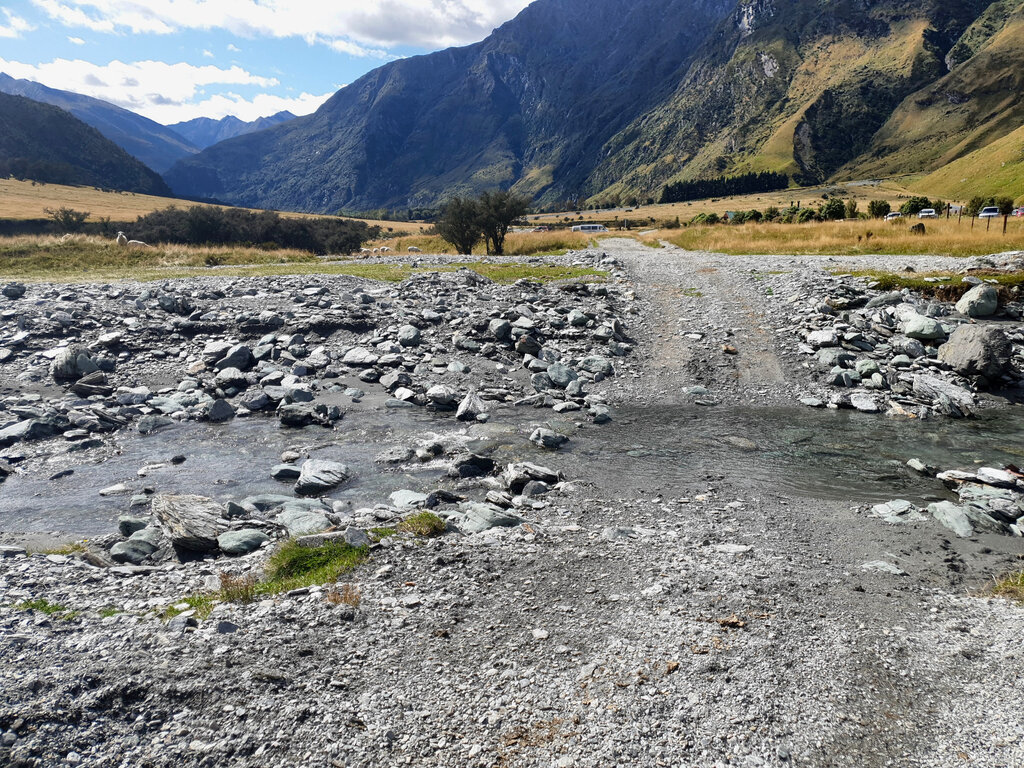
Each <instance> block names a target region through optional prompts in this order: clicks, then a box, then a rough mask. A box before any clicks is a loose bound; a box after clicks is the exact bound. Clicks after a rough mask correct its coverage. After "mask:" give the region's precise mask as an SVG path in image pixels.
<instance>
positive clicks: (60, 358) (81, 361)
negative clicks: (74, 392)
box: [50, 346, 100, 381]
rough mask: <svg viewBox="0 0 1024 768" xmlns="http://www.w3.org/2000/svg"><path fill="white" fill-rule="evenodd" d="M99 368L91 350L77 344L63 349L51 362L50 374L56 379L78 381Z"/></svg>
mask: <svg viewBox="0 0 1024 768" xmlns="http://www.w3.org/2000/svg"><path fill="white" fill-rule="evenodd" d="M99 369H100V368H99V366H98V365H97V364H96V361H95V360H94V359H93V357H92V354H91V353H90V352H88V351H86V350H84V349H82V348H81V347H75V346H71V347H65V348H63V349H61V350H60V351H59V352H58V353H57V355H56V357H54V358H53V361H52V362H51V363H50V375H51V376H53V378H54V380H55V381H78V380H79V379H80V378H82V377H83V376H85V375H86V374H89V373H94V372H95V371H98V370H99Z"/></svg>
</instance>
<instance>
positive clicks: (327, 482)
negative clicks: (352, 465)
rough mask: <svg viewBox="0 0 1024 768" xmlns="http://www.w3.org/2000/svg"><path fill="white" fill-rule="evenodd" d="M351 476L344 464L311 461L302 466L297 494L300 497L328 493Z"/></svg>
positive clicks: (322, 460) (296, 487)
mask: <svg viewBox="0 0 1024 768" xmlns="http://www.w3.org/2000/svg"><path fill="white" fill-rule="evenodd" d="M350 477H351V475H350V474H349V469H348V467H347V466H345V465H344V464H341V463H339V462H337V461H327V460H325V459H309V460H307V461H305V462H304V463H303V464H302V470H301V472H300V473H299V479H298V480H297V481H296V482H295V492H296V493H297V494H299V495H300V496H314V495H318V494H321V493H326V492H327V491H330V490H332V489H334V488H337V487H338V486H339V485H341V484H342V483H344V482H345V481H347V480H348V479H349V478H350Z"/></svg>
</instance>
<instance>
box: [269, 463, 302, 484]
mask: <svg viewBox="0 0 1024 768" xmlns="http://www.w3.org/2000/svg"><path fill="white" fill-rule="evenodd" d="M300 474H301V471H300V470H299V468H298V467H297V466H295V465H294V464H278V465H277V466H275V467H274V468H273V469H271V470H270V476H271V477H272V478H274V479H275V480H280V481H282V482H286V483H290V482H293V481H295V480H298V479H299V475H300Z"/></svg>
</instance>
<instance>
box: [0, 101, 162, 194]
mask: <svg viewBox="0 0 1024 768" xmlns="http://www.w3.org/2000/svg"><path fill="white" fill-rule="evenodd" d="M0 174H2V175H4V176H7V175H8V174H13V175H15V176H18V177H23V178H30V179H35V180H39V181H47V182H53V183H57V184H79V185H89V186H96V187H104V188H109V189H120V190H126V191H129V192H144V193H146V194H151V195H169V194H170V190H169V189H168V188H167V185H166V184H164V182H163V179H161V178H160V177H159V176H158V175H157V174H156V173H155V172H154V171H152V170H150V169H149V168H147V167H146V166H145V165H143V164H142V163H141V162H140V161H139V160H136V159H135V158H134V157H132V156H131V155H129V154H128V153H127V152H125V151H124V150H123V149H121V148H120V147H119V146H117V145H116V144H114V143H113V142H112V141H110V140H109V139H106V138H104V136H103V135H102V134H101V133H100V132H99V131H97V130H96V129H95V128H93V127H91V126H89V125H86V124H85V123H84V122H82V121H81V120H79V119H78V118H76V117H74V116H73V115H71V113H69V112H65V111H64V110H63V109H60V108H59V107H54V106H51V105H49V104H41V103H39V102H37V101H32V100H31V99H27V98H25V97H23V96H10V95H8V94H5V93H0Z"/></svg>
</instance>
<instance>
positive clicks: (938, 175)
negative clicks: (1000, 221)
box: [912, 126, 1024, 205]
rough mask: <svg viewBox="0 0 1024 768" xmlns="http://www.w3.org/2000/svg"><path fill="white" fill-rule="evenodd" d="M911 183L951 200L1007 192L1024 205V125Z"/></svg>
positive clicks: (916, 187)
mask: <svg viewBox="0 0 1024 768" xmlns="http://www.w3.org/2000/svg"><path fill="white" fill-rule="evenodd" d="M912 187H913V188H914V189H915V190H921V191H922V193H923V191H924V190H926V189H927V190H932V194H934V195H940V196H942V197H944V198H946V199H950V200H969V199H970V198H972V197H974V196H976V195H980V196H983V197H996V196H1000V195H1006V196H1009V197H1012V198H1013V199H1014V200H1016V201H1017V203H1018V204H1021V205H1024V126H1021V127H1020V128H1018V129H1017V130H1015V131H1013V133H1010V134H1007V135H1006V136H1004V137H1003V138H1001V139H997V140H996V141H994V142H992V143H991V144H989V145H987V146H985V147H982V148H981V149H978V150H975V151H974V152H971V153H970V154H969V155H966V156H964V157H961V158H960V159H959V160H954V161H953V162H952V163H949V164H948V165H945V166H943V167H942V168H939V169H938V170H937V171H934V172H932V173H930V174H928V175H927V176H924V177H923V178H922V179H921V180H920V181H917V182H915V183H914V184H913V185H912Z"/></svg>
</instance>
